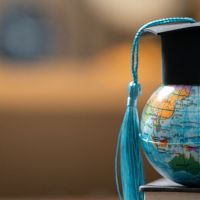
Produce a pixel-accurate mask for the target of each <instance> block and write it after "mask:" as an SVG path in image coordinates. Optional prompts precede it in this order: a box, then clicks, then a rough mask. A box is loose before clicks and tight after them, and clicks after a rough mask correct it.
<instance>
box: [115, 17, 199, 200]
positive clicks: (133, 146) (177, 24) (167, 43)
mask: <svg viewBox="0 0 200 200" xmlns="http://www.w3.org/2000/svg"><path fill="white" fill-rule="evenodd" d="M199 31H200V23H196V22H195V20H194V19H192V18H187V17H184V18H182V17H175V18H165V19H159V20H155V21H152V22H149V23H147V24H145V25H144V26H142V27H141V28H140V29H139V30H138V32H137V33H136V35H135V37H134V40H133V46H132V66H131V67H132V74H133V81H132V82H131V83H130V84H129V89H128V101H127V110H126V112H125V116H124V119H123V123H122V126H121V129H120V133H119V137H118V143H117V148H116V158H115V167H116V169H115V172H116V182H117V191H118V194H119V198H120V200H122V199H124V200H143V199H144V196H143V193H141V192H139V186H140V185H142V184H144V173H143V172H144V169H143V163H142V156H141V152H140V136H139V135H140V127H139V118H138V110H137V99H138V96H139V94H140V91H141V87H140V84H139V81H138V48H139V39H140V37H141V35H142V34H143V33H145V32H146V33H153V34H156V35H159V36H160V37H161V44H162V67H163V70H162V71H163V72H162V76H163V84H165V85H200V73H199V72H200V70H199V66H200V56H199V48H200V34H199ZM180 71H181V74H180ZM119 160H120V170H119V169H118V163H119ZM119 171H120V178H121V185H122V192H121V190H120V184H119V179H118V178H119V177H118V172H119Z"/></svg>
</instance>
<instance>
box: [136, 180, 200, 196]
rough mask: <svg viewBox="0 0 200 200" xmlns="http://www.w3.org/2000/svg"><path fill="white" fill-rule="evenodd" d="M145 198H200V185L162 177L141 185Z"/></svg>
mask: <svg viewBox="0 0 200 200" xmlns="http://www.w3.org/2000/svg"><path fill="white" fill-rule="evenodd" d="M140 191H141V192H144V199H145V200H197V199H200V186H199V187H187V186H183V185H181V184H178V183H175V182H173V181H171V180H169V179H166V178H162V179H158V180H156V181H154V182H151V183H149V184H146V185H142V186H140Z"/></svg>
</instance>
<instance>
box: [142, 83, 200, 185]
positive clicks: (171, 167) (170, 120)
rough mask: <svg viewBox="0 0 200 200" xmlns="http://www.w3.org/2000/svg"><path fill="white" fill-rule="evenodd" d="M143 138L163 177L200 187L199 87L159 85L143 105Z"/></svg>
mask: <svg viewBox="0 0 200 200" xmlns="http://www.w3.org/2000/svg"><path fill="white" fill-rule="evenodd" d="M140 138H141V143H142V146H143V149H144V151H145V154H146V156H147V158H148V160H149V162H150V163H151V164H152V166H153V167H154V168H155V169H156V170H157V171H158V172H159V173H160V174H161V175H162V176H164V177H167V178H169V179H171V180H173V181H175V182H177V183H181V184H184V185H196V186H200V86H185V85H169V86H165V85H162V86H160V88H158V90H157V91H156V92H154V94H153V95H152V96H151V97H150V99H149V100H148V102H147V104H146V106H145V108H144V111H143V114H142V119H141V134H140Z"/></svg>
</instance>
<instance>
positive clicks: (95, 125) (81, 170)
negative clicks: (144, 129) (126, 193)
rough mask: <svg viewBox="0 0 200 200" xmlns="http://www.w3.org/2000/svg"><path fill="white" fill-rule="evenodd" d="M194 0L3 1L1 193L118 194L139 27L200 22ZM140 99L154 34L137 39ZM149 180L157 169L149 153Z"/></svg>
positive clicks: (155, 44) (154, 76) (155, 74)
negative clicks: (184, 19)
mask: <svg viewBox="0 0 200 200" xmlns="http://www.w3.org/2000/svg"><path fill="white" fill-rule="evenodd" d="M199 11H200V5H199V3H198V1H196V0H190V1H189V0H188V1H187V0H176V1H175V0H168V1H163V0H155V1H153V2H150V1H147V0H140V1H136V0H125V1H119V0H110V1H106V0H103V1H102V0H101V1H100V0H82V1H78V0H75V1H72V0H56V1H53V0H48V1H47V0H40V1H39V0H15V1H12V0H0V198H2V199H5V198H6V197H11V198H12V197H13V198H14V197H24V198H25V199H27V198H28V197H37V196H38V197H40V196H47V197H54V196H66V198H65V199H69V196H70V197H71V198H72V197H73V198H75V197H76V196H79V198H81V196H83V197H85V198H86V199H89V198H91V199H95V197H98V196H99V198H100V197H102V198H103V197H106V196H108V197H111V198H112V197H113V199H116V197H115V196H116V190H115V177H114V156H115V145H116V140H117V136H118V131H119V128H120V125H121V122H122V118H123V114H124V111H125V106H126V98H127V85H128V82H129V81H131V78H132V77H131V70H130V57H131V42H132V38H133V35H134V33H135V31H136V30H137V28H138V27H139V26H141V25H142V24H144V23H146V22H148V21H150V20H153V19H156V18H163V17H172V16H191V17H195V18H196V19H197V20H198V19H199ZM139 59H140V71H139V73H140V81H141V83H142V88H143V90H142V91H143V93H142V96H141V98H140V101H139V109H140V112H141V111H142V107H143V106H144V104H145V102H146V100H147V99H148V98H149V96H150V95H151V93H152V91H154V90H155V88H157V87H158V86H159V84H160V82H161V54H160V44H159V39H158V38H155V36H147V37H144V38H143V39H142V40H141V43H140V53H139ZM145 174H146V181H150V180H153V179H155V178H157V177H158V176H159V175H158V174H157V173H156V172H155V171H154V170H153V169H152V168H151V167H150V165H149V164H148V163H147V161H146V160H145Z"/></svg>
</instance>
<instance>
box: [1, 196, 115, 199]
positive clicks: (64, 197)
mask: <svg viewBox="0 0 200 200" xmlns="http://www.w3.org/2000/svg"><path fill="white" fill-rule="evenodd" d="M117 199H118V198H117V197H116V196H115V197H114V196H111V197H104V196H102V197H97V196H83V197H81V196H80V197H70V196H63V197H16V198H15V197H13V198H10V197H0V200H117Z"/></svg>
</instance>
